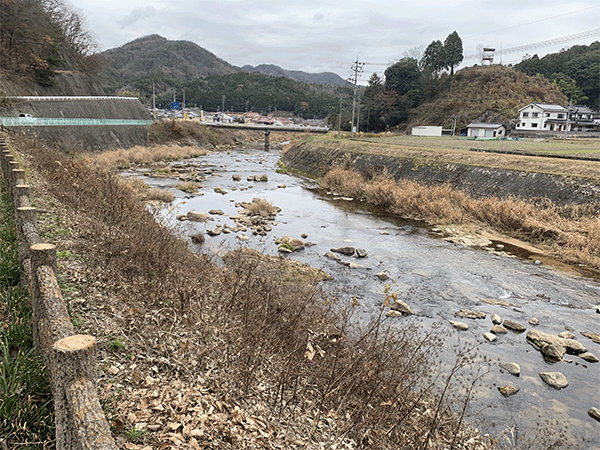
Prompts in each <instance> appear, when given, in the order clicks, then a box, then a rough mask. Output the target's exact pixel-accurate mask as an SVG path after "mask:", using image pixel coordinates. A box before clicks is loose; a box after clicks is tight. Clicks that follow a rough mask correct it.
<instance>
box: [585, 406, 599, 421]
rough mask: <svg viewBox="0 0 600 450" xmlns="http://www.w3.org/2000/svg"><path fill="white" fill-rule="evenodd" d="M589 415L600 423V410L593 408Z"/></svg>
mask: <svg viewBox="0 0 600 450" xmlns="http://www.w3.org/2000/svg"><path fill="white" fill-rule="evenodd" d="M588 414H589V416H590V417H591V418H592V419H594V420H596V421H598V422H600V409H598V408H594V407H591V408H590V410H589V411H588Z"/></svg>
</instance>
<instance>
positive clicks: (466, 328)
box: [448, 320, 469, 331]
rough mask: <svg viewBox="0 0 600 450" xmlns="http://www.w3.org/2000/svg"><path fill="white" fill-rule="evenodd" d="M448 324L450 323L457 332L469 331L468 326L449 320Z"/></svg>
mask: <svg viewBox="0 0 600 450" xmlns="http://www.w3.org/2000/svg"><path fill="white" fill-rule="evenodd" d="M448 322H450V324H451V325H452V326H453V327H454V328H456V329H457V330H460V331H466V330H468V329H469V325H467V324H466V323H464V322H458V321H456V320H449V321H448Z"/></svg>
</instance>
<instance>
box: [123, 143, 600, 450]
mask: <svg viewBox="0 0 600 450" xmlns="http://www.w3.org/2000/svg"><path fill="white" fill-rule="evenodd" d="M279 157H280V153H279V151H278V150H273V149H272V150H271V151H268V152H267V151H265V150H264V149H261V148H259V147H258V145H257V146H255V147H245V148H240V149H236V150H234V151H232V152H230V153H228V152H213V153H211V154H209V155H207V156H205V157H201V158H197V159H196V160H194V162H195V163H200V164H201V168H202V170H203V171H206V172H208V173H209V174H208V175H207V177H206V181H205V182H204V183H203V184H204V186H205V187H204V188H203V189H202V190H201V194H202V195H193V196H190V195H188V194H185V193H184V192H181V191H179V190H176V189H173V187H174V186H175V185H176V184H178V183H179V182H178V181H176V180H172V179H167V178H154V177H151V176H150V177H148V176H147V177H144V178H145V180H146V182H147V183H149V184H151V185H153V186H158V187H161V188H165V189H171V190H172V191H173V193H174V194H175V196H176V199H175V201H174V202H173V203H172V204H170V205H169V207H168V208H165V209H163V210H162V211H161V215H162V216H163V218H164V219H165V220H166V221H167V222H168V223H170V224H172V225H175V226H176V227H177V228H178V230H179V232H181V233H182V234H183V235H185V236H190V235H192V234H194V233H197V232H199V231H206V230H207V229H208V228H214V227H215V226H216V225H217V224H221V225H224V224H226V223H228V224H229V225H231V226H234V223H233V221H232V220H230V218H229V216H232V215H236V214H237V213H238V210H239V208H237V207H236V206H235V204H236V203H239V202H242V201H248V202H250V201H251V200H252V198H255V197H259V198H266V199H267V200H268V201H269V202H271V203H272V204H274V205H276V206H279V207H280V208H281V212H280V213H279V214H278V215H277V222H276V226H274V227H273V231H272V232H270V233H268V235H267V236H266V237H260V236H253V235H252V233H251V232H246V233H243V234H245V235H246V236H248V237H249V238H250V239H249V240H248V241H247V242H244V243H242V242H241V241H240V240H238V239H236V233H231V234H221V235H219V236H215V237H209V236H206V242H205V243H204V244H203V245H202V246H201V247H200V246H196V245H193V244H192V245H193V247H194V248H196V249H197V250H198V251H202V252H208V253H210V254H212V255H215V258H216V259H218V255H220V254H223V253H224V252H225V251H226V250H227V249H231V248H235V247H238V246H250V247H253V248H256V249H258V250H260V251H262V252H264V253H267V254H277V245H275V244H274V240H275V239H276V238H278V237H281V236H284V235H290V236H292V237H295V238H299V237H300V236H301V235H302V234H306V235H308V237H307V238H306V239H305V241H306V242H309V241H310V242H313V243H314V244H315V245H314V246H311V247H306V248H305V249H304V250H302V251H300V252H295V253H293V254H290V255H288V256H287V257H289V258H293V259H295V260H298V261H301V262H304V263H307V264H310V265H311V266H313V267H318V268H321V269H323V270H324V271H325V272H327V273H329V274H330V275H332V277H333V279H332V280H330V281H326V282H324V283H326V285H327V287H328V288H331V289H333V290H334V291H336V293H337V294H338V297H340V298H342V299H346V300H347V299H349V298H351V297H352V296H355V297H356V298H357V299H358V302H359V305H360V311H361V314H362V315H363V316H364V317H365V318H366V317H368V316H369V315H370V314H372V313H373V312H374V311H376V310H377V308H379V307H380V306H381V303H382V301H383V299H384V293H383V292H384V289H385V285H386V284H389V286H390V289H391V291H392V292H397V293H398V297H399V298H400V299H401V300H403V301H405V302H406V303H407V304H409V305H410V307H411V308H412V310H413V311H414V313H415V316H416V317H414V318H411V319H407V318H399V319H393V320H397V321H398V325H399V326H402V321H404V320H418V321H420V322H421V324H422V327H424V328H430V327H432V326H435V325H434V324H441V325H440V328H442V329H444V330H446V331H447V332H448V337H447V338H446V347H447V348H446V349H445V350H444V352H443V353H442V356H441V357H442V360H443V363H444V364H446V365H448V364H451V363H452V361H453V356H452V355H453V351H454V349H455V346H456V344H457V342H458V335H459V333H460V342H461V344H462V345H470V344H473V343H477V344H480V346H479V347H478V349H479V351H480V352H481V353H483V354H485V355H486V356H488V357H489V358H491V361H492V362H491V363H490V364H489V365H487V366H486V367H485V368H486V369H487V370H489V373H487V375H485V376H484V377H483V379H482V380H481V385H480V386H479V387H478V389H477V391H476V397H475V399H474V401H473V402H472V404H471V407H470V410H469V414H470V417H469V421H470V423H472V424H473V425H474V426H476V427H478V428H479V429H480V430H482V432H484V433H489V434H491V435H492V436H501V435H502V433H504V434H505V435H507V436H510V433H509V432H508V431H507V430H508V429H509V428H511V427H515V426H516V428H515V429H516V430H518V433H519V435H520V440H519V442H520V443H521V445H523V444H527V443H528V442H533V443H534V446H533V447H532V448H539V447H536V446H535V443H536V442H539V435H538V434H537V433H539V431H537V427H538V425H539V426H540V427H542V428H543V427H550V428H553V427H554V430H555V432H557V433H559V432H560V429H561V428H563V429H564V431H565V433H566V435H565V436H563V437H561V438H560V439H561V440H562V441H564V443H565V444H566V447H565V448H577V449H586V450H587V449H600V424H599V423H598V422H596V421H594V420H593V419H592V418H590V417H589V416H588V410H589V409H590V408H591V407H597V408H600V389H599V387H600V364H599V363H589V362H586V361H584V360H583V359H581V358H580V357H578V356H576V355H565V358H564V360H563V361H561V362H554V363H553V362H548V361H546V360H544V358H543V357H542V355H541V353H539V352H538V351H537V350H535V349H534V348H533V347H532V346H531V345H530V344H528V343H527V341H526V338H525V335H526V332H525V333H515V332H512V331H510V330H509V332H508V333H507V334H505V335H499V337H498V340H497V341H495V342H488V341H486V340H485V339H484V338H483V333H485V332H488V331H490V329H491V327H492V325H493V324H492V322H491V321H490V315H491V314H494V313H495V314H498V315H499V316H500V317H502V319H510V320H514V321H517V322H520V323H522V324H524V325H526V326H527V328H528V329H530V328H532V325H529V323H528V321H529V319H530V318H532V317H536V318H537V319H539V325H538V326H537V327H536V328H537V329H539V330H540V331H544V332H547V333H552V334H558V333H560V332H562V331H565V330H571V331H572V332H573V334H575V335H576V339H577V340H578V341H579V342H581V343H582V344H583V345H584V346H585V347H586V348H587V349H588V351H590V352H592V353H594V354H595V355H596V356H600V345H599V344H596V343H594V342H593V341H592V340H591V339H588V338H586V337H584V336H582V335H581V334H580V332H584V331H587V332H592V333H597V334H600V314H597V313H596V310H595V305H597V304H599V303H600V284H599V283H598V281H597V280H594V279H591V278H586V277H583V276H579V275H577V274H574V273H568V272H565V271H561V270H560V269H558V268H557V267H554V266H551V265H545V264H539V263H538V264H536V263H534V262H533V261H532V260H529V259H526V258H523V257H516V256H514V255H507V254H502V253H498V252H491V251H485V250H482V249H481V248H472V247H467V246H464V245H459V244H455V243H452V242H448V241H446V240H444V239H441V238H439V237H438V236H437V235H436V234H435V233H432V231H431V230H430V229H429V228H428V227H426V226H424V225H423V224H422V223H419V222H412V221H407V220H402V219H398V218H397V217H394V216H391V215H389V214H386V213H384V212H382V211H380V210H378V209H375V208H369V207H368V206H366V205H364V204H361V203H359V202H355V201H349V200H347V199H342V198H338V197H333V196H332V195H331V194H328V193H326V192H323V191H322V190H320V189H318V186H316V185H315V183H314V182H313V181H311V180H306V179H303V178H300V177H295V176H291V175H287V174H279V173H276V171H275V169H276V167H277V160H278V159H279ZM141 172H143V170H142V171H139V172H129V173H127V175H135V174H141ZM263 173H264V174H267V175H268V181H267V182H248V181H246V179H247V177H248V176H251V175H260V174H263ZM234 174H238V175H240V176H241V179H242V181H233V179H232V175H234ZM283 184H285V187H278V186H281V185H283ZM250 186H251V188H249V189H247V190H241V189H240V188H242V187H250ZM214 188H221V189H223V190H224V191H226V192H227V193H226V194H221V193H216V192H215V191H214ZM212 209H221V210H222V211H223V212H224V213H225V215H223V216H218V215H215V216H213V217H214V218H215V221H209V222H208V223H207V224H202V223H198V222H189V221H186V222H178V221H177V220H176V219H175V217H176V216H177V214H186V213H187V212H188V211H199V212H208V211H209V210H212ZM238 234H239V233H238ZM346 245H350V246H353V247H356V248H363V249H365V250H366V251H367V252H368V257H367V258H361V259H357V258H351V257H344V256H341V258H342V259H343V260H345V261H347V262H355V263H358V264H360V265H362V266H364V267H363V268H350V267H347V266H344V265H342V264H340V263H338V262H336V261H333V260H331V259H329V258H327V257H325V256H324V255H325V253H326V252H328V251H329V250H330V249H331V248H334V247H341V246H346ZM380 272H385V273H387V274H388V275H389V279H388V280H385V281H381V280H380V279H379V278H378V277H377V276H376V275H375V274H376V273H380ZM482 299H494V300H503V301H506V302H509V303H510V304H511V305H512V306H501V305H493V304H489V303H485V302H482ZM461 309H471V310H477V311H483V312H485V313H486V315H487V316H486V318H485V319H483V320H473V319H461V318H457V317H456V316H455V313H456V312H458V311H459V310H461ZM448 320H460V321H462V322H466V323H467V324H468V325H469V329H468V330H467V331H461V332H459V331H457V330H455V329H454V328H453V327H452V326H451V325H450V323H449V322H448ZM506 362H514V363H517V364H519V365H520V367H521V374H520V376H519V377H515V376H513V375H511V374H509V373H508V372H506V371H504V370H502V369H501V368H500V367H499V366H498V364H499V363H506ZM553 371H559V372H561V373H563V374H564V375H565V376H566V377H567V379H568V381H569V386H568V387H566V388H564V389H561V390H556V389H553V388H551V387H549V386H548V385H546V384H545V383H544V382H543V381H542V380H541V378H540V377H539V375H538V373H539V372H553ZM506 384H512V385H513V386H516V387H517V388H518V389H520V391H519V392H518V393H517V394H516V395H513V396H511V397H508V398H505V397H503V396H502V395H501V394H500V393H499V392H498V390H497V389H496V388H497V387H499V386H504V385H506ZM548 423H549V424H550V425H548ZM552 424H557V425H552ZM544 433H546V431H544ZM509 439H510V441H511V442H512V441H513V439H512V438H510V437H509ZM507 442H508V441H507Z"/></svg>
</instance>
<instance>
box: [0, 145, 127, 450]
mask: <svg viewBox="0 0 600 450" xmlns="http://www.w3.org/2000/svg"><path fill="white" fill-rule="evenodd" d="M0 151H1V156H0V162H1V166H2V174H3V176H4V180H5V182H6V185H7V188H8V191H9V193H10V194H11V196H12V199H13V203H14V207H15V216H16V225H17V241H18V247H19V266H20V269H21V282H22V283H24V284H25V285H26V286H27V287H28V288H29V292H30V295H31V304H32V322H33V335H34V341H35V345H36V347H37V349H38V351H39V352H40V354H41V356H42V358H43V360H44V362H45V364H46V368H47V370H48V374H49V378H50V386H51V389H52V397H53V400H54V415H55V424H56V448H57V450H101V449H102V450H117V445H116V444H115V441H114V439H113V438H112V436H111V433H110V426H109V424H108V422H107V420H106V417H105V416H104V412H103V411H102V408H101V406H100V402H99V399H98V394H97V389H96V363H97V357H96V339H95V338H94V337H93V336H89V335H78V334H75V331H74V328H73V324H72V323H71V320H70V318H69V314H68V311H67V306H66V304H65V301H64V300H63V297H62V294H61V292H60V288H59V286H58V282H57V279H56V247H55V246H54V245H52V244H46V243H42V242H41V240H40V237H39V235H38V231H37V223H36V222H37V212H36V209H35V208H34V207H32V206H31V200H30V190H31V188H30V186H29V185H27V184H26V180H25V170H23V169H22V168H20V166H19V163H18V162H17V161H15V157H14V156H13V155H12V154H11V152H10V150H9V149H8V146H7V145H6V142H5V140H4V138H3V137H1V136H0Z"/></svg>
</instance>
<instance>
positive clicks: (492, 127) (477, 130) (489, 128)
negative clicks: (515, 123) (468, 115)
mask: <svg viewBox="0 0 600 450" xmlns="http://www.w3.org/2000/svg"><path fill="white" fill-rule="evenodd" d="M467 136H471V137H477V138H503V137H506V127H505V126H504V125H502V124H501V123H478V122H473V123H470V124H469V125H467Z"/></svg>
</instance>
